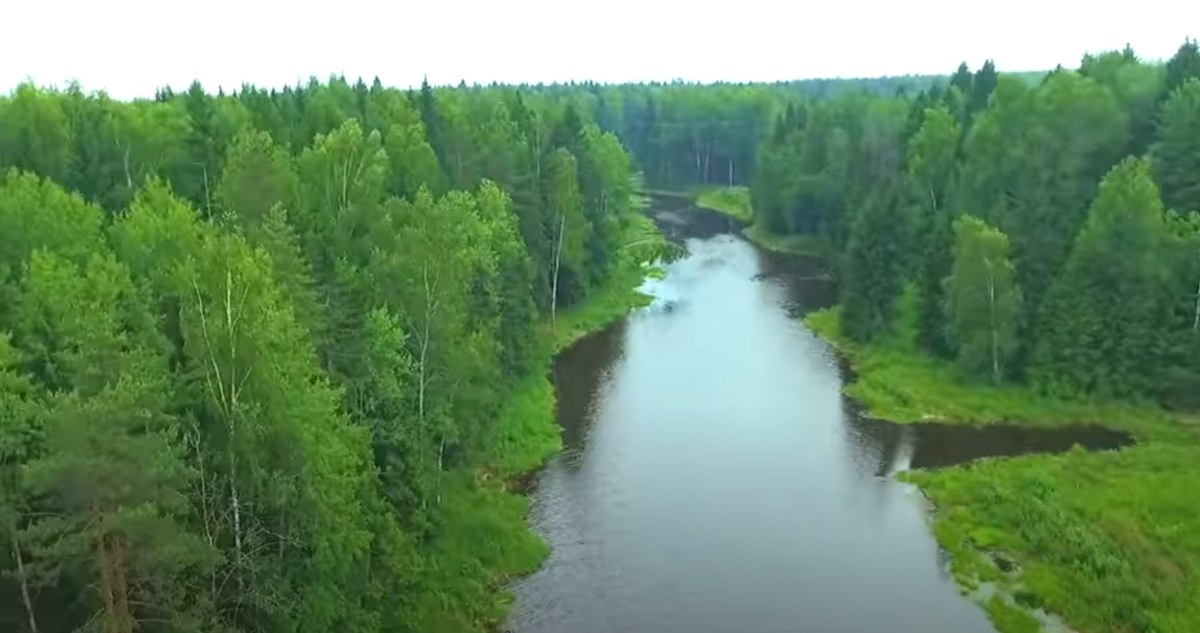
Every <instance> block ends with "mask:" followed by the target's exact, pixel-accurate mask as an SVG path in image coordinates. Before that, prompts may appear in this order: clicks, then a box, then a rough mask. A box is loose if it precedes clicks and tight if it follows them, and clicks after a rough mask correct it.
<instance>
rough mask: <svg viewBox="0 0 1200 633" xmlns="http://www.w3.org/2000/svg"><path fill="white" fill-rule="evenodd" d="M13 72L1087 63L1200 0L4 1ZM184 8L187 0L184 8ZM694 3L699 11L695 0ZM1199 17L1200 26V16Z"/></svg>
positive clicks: (507, 77) (139, 82)
mask: <svg viewBox="0 0 1200 633" xmlns="http://www.w3.org/2000/svg"><path fill="white" fill-rule="evenodd" d="M3 4H4V5H7V6H4V8H3V9H2V10H0V89H2V90H7V89H9V88H11V87H12V86H14V85H16V84H17V83H18V82H20V81H21V80H23V79H24V78H26V77H27V76H28V77H32V78H33V79H34V80H35V81H36V82H38V83H39V84H50V83H57V84H60V85H61V84H62V83H63V82H64V81H65V80H67V79H70V78H76V79H79V80H80V81H81V82H82V83H83V85H84V86H85V87H86V88H105V89H107V90H108V91H109V93H110V94H112V95H113V96H115V97H118V98H129V97H133V96H149V95H151V94H153V92H154V89H155V87H157V86H161V85H164V84H170V85H172V86H175V87H177V88H179V87H184V86H186V85H187V84H188V83H190V82H191V80H192V79H193V78H198V79H200V80H201V82H202V83H203V84H204V85H205V87H206V88H209V89H211V90H215V89H216V87H217V85H221V86H224V87H225V88H226V89H229V88H236V87H237V86H239V85H240V84H241V83H242V82H243V81H246V82H251V83H255V84H259V85H268V86H278V85H282V84H286V83H294V82H295V81H296V80H297V79H298V78H307V77H308V76H309V75H312V74H315V75H317V76H318V77H321V78H325V77H327V76H328V75H329V74H330V73H335V72H341V73H344V74H345V75H346V77H347V78H350V79H353V78H354V77H357V76H360V75H361V76H363V77H365V78H367V79H368V80H369V79H370V78H371V77H374V76H376V75H378V76H379V78H380V79H381V80H382V81H383V82H384V83H387V84H392V85H399V86H408V85H413V84H417V83H420V81H421V77H422V76H423V75H428V77H429V80H430V81H431V82H433V83H435V84H436V83H457V82H458V81H459V80H460V79H465V80H466V81H467V82H468V83H471V82H475V81H478V82H489V81H492V80H496V81H502V82H520V81H530V82H536V81H547V82H548V81H554V80H559V81H564V80H569V79H595V80H598V81H606V82H611V81H630V80H633V81H637V80H653V79H658V80H669V79H673V78H682V79H688V80H698V81H712V80H717V79H725V80H774V79H793V78H804V77H836V76H843V77H845V76H876V75H894V74H905V73H939V72H950V71H953V70H954V68H955V67H956V66H957V65H958V62H959V61H963V60H965V61H967V62H968V63H969V64H971V66H972V68H974V67H976V66H977V65H979V64H980V63H982V62H983V61H984V60H985V59H987V58H989V57H990V58H994V59H995V60H996V64H997V66H998V68H999V69H1000V70H1034V69H1044V68H1050V67H1053V66H1054V65H1055V64H1058V63H1062V64H1063V65H1067V66H1072V65H1076V64H1077V63H1078V61H1079V58H1080V56H1081V55H1082V53H1084V52H1085V51H1098V50H1105V49H1111V48H1120V47H1123V46H1124V45H1125V43H1127V42H1128V43H1130V44H1132V45H1133V47H1134V49H1135V50H1136V51H1137V52H1138V53H1139V54H1140V55H1142V56H1143V57H1150V58H1165V57H1169V56H1170V55H1171V54H1172V53H1173V52H1174V51H1175V49H1176V48H1177V47H1178V46H1179V44H1180V43H1181V42H1182V41H1183V39H1184V37H1185V36H1188V35H1191V36H1195V35H1198V34H1200V3H1197V2H1195V1H1187V0H1139V1H1138V2H1136V3H1134V4H1129V3H1120V2H1115V1H1114V2H1113V3H1096V2H1083V1H1081V0H1039V1H1036V2H1035V1H1032V0H1007V1H1005V2H963V1H961V0H957V1H951V0H908V1H906V2H897V1H894V0H892V1H875V2H865V1H862V0H858V1H855V0H826V1H822V0H809V1H808V2H801V1H799V0H736V1H734V2H718V1H716V0H707V1H703V0H690V1H685V0H605V1H603V2H587V3H583V2H578V1H576V2H568V1H565V0H420V1H414V0H407V1H404V0H400V1H396V0H393V1H391V2H378V1H377V2H368V1H367V0H332V1H330V0H325V1H322V2H312V3H309V2H305V1H303V0H300V1H295V0H293V1H290V2H280V1H278V0H202V1H200V2H164V1H162V0H158V1H152V0H105V1H98V0H4V1H3ZM168 6H171V7H178V8H167V7H168ZM685 7H691V8H692V10H690V11H688V10H685V9H684V8H685ZM1189 29H1190V32H1189Z"/></svg>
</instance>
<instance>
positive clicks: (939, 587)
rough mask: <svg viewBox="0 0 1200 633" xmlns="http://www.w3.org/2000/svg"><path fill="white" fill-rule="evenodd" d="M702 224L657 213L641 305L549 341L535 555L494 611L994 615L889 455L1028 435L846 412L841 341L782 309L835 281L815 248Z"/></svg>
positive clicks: (907, 626) (598, 620) (733, 632)
mask: <svg viewBox="0 0 1200 633" xmlns="http://www.w3.org/2000/svg"><path fill="white" fill-rule="evenodd" d="M660 222H663V220H662V219H661V218H660ZM698 222H699V223H701V224H702V223H704V222H710V223H711V225H710V226H699V227H698V226H696V225H694V224H688V223H687V222H682V223H676V224H675V228H674V229H673V230H674V233H672V234H673V235H676V236H677V237H678V238H679V239H683V240H686V241H687V245H688V247H689V255H688V256H687V257H686V258H685V259H683V260H681V261H679V262H675V263H674V264H672V265H671V266H670V268H669V274H668V277H667V278H666V279H665V280H662V281H661V282H657V283H652V284H649V286H650V287H651V288H652V289H653V290H654V293H655V294H656V296H657V297H658V299H657V300H656V302H655V303H654V304H653V305H652V306H650V307H649V308H647V309H645V310H642V311H640V312H638V313H636V314H634V315H632V316H631V317H630V318H628V319H626V320H625V321H624V322H622V323H621V324H619V325H616V326H614V327H613V328H610V329H609V330H606V331H604V332H602V333H600V334H597V335H595V336H592V337H589V338H587V339H584V340H583V341H581V342H580V343H579V344H578V345H576V346H575V347H573V348H572V349H571V350H569V351H567V352H566V353H564V354H562V355H561V356H560V357H559V359H558V362H557V364H556V367H555V370H554V375H555V381H556V383H557V385H558V390H559V409H558V414H559V419H560V423H561V424H562V427H563V441H564V447H565V450H564V452H563V454H562V455H560V456H558V457H556V458H554V459H552V460H551V461H550V463H549V464H548V465H547V467H546V468H545V469H544V470H543V471H542V472H541V473H540V475H539V477H538V484H537V489H536V492H535V495H534V505H533V509H532V512H531V517H530V520H531V522H532V523H533V525H534V528H535V529H536V530H537V531H538V532H539V533H541V534H542V535H543V536H544V537H545V538H546V539H547V541H548V542H549V543H550V545H551V548H552V553H551V556H550V558H549V559H548V560H547V561H546V564H545V565H544V566H543V568H542V569H541V570H539V571H538V572H537V573H536V574H534V575H532V576H530V577H528V578H525V579H522V580H521V581H519V582H518V583H516V585H515V586H514V591H515V593H516V595H517V598H518V599H517V604H516V608H515V610H514V612H513V615H512V618H511V620H510V622H509V628H511V629H513V630H514V631H516V632H518V633H568V632H569V633H620V632H630V633H642V632H644V633H726V632H727V633H776V632H785V631H786V632H796V633H800V632H807V631H813V632H816V633H873V632H875V631H879V632H884V631H887V632H889V633H890V632H892V631H901V632H907V631H913V632H924V631H955V632H956V633H991V632H992V628H991V626H990V625H989V624H988V623H987V621H986V618H985V617H984V615H983V613H982V611H981V610H980V609H979V608H978V607H977V606H975V605H973V604H971V603H970V602H967V601H965V600H963V599H962V598H960V597H959V595H958V592H957V589H956V588H955V587H954V585H953V584H952V583H951V582H950V581H949V580H948V579H947V578H946V577H945V572H944V569H943V568H944V565H943V564H941V562H940V561H939V556H940V554H939V551H940V549H939V548H938V547H937V545H936V543H935V542H934V541H933V539H932V537H931V536H930V534H929V531H928V526H927V524H926V520H925V515H924V512H923V508H922V506H921V503H920V501H921V498H920V495H919V492H916V491H914V490H913V489H912V488H911V487H908V486H903V485H900V484H898V483H896V482H895V481H893V480H892V479H891V478H889V477H888V475H889V474H891V473H894V472H897V471H899V470H903V469H905V468H916V467H923V466H928V465H944V464H946V463H953V462H954V460H961V459H969V458H971V457H975V456H979V455H980V454H993V453H996V452H997V451H999V453H1000V454H1012V453H1014V452H1019V451H1022V450H1029V449H1030V448H1037V447H1043V446H1045V443H1042V442H1041V440H1039V439H1038V438H1037V437H1034V436H1033V435H1030V434H1028V433H1025V432H1024V431H1022V432H1019V433H1010V432H1007V431H1006V430H1005V429H1002V428H1000V427H995V428H992V429H990V430H989V429H985V430H983V431H981V432H978V434H974V435H973V434H972V433H976V432H975V431H973V430H971V429H962V428H958V427H945V428H942V427H931V426H928V425H921V426H897V425H889V424H886V423H882V422H877V421H872V420H866V419H862V418H860V417H859V416H857V415H856V414H855V411H854V410H853V408H852V407H849V406H848V405H847V403H846V401H845V400H844V399H843V398H842V396H841V394H840V387H841V384H842V376H843V375H844V374H843V368H842V367H841V366H840V363H839V360H838V358H837V357H835V356H834V355H832V354H831V353H830V351H829V349H828V348H827V346H825V345H824V344H823V343H822V342H821V341H819V340H818V339H816V338H815V337H814V336H813V335H812V334H811V333H810V332H808V331H807V330H806V329H805V328H804V327H803V325H802V324H801V323H800V322H799V321H798V320H797V319H796V318H794V317H793V316H790V315H789V314H788V313H787V310H786V307H787V306H791V307H792V308H793V310H794V311H800V310H806V309H812V308H813V307H820V305H822V304H827V303H828V302H829V301H830V300H831V298H832V296H833V293H832V284H831V283H830V282H828V281H821V280H816V281H814V277H816V276H815V275H813V274H811V273H812V271H813V270H814V269H815V268H819V263H814V262H811V261H807V262H806V261H796V262H790V263H789V262H779V261H773V260H770V259H769V258H766V257H764V256H763V255H762V254H761V253H759V252H757V251H756V250H755V249H754V248H753V247H751V246H750V245H749V244H747V243H746V242H744V241H743V240H741V239H738V238H735V237H734V236H732V235H729V234H727V233H725V232H727V231H728V230H729V229H730V227H728V223H722V222H723V221H719V220H714V219H713V218H711V217H707V219H705V217H704V216H701V219H700V220H698ZM668 223H669V221H668ZM714 233H715V234H714ZM1067 439H1070V438H1068V437H1067V436H1065V435H1064V436H1063V437H1061V438H1059V437H1057V436H1056V439H1054V440H1053V441H1052V442H1051V444H1054V445H1055V446H1057V445H1059V444H1061V443H1062V442H1066V441H1067ZM1055 442H1058V444H1055ZM1066 446H1067V447H1069V444H1067V445H1066Z"/></svg>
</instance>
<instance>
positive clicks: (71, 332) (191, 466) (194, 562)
mask: <svg viewBox="0 0 1200 633" xmlns="http://www.w3.org/2000/svg"><path fill="white" fill-rule="evenodd" d="M88 121H90V122H91V123H89V124H84V123H83V122H88ZM547 141H549V142H547ZM0 165H4V166H5V168H6V170H7V171H6V172H5V173H4V176H3V179H2V180H0V222H3V224H4V226H5V230H4V231H3V232H2V235H0V299H3V302H2V304H0V476H2V477H3V480H4V483H5V487H4V490H5V492H4V494H3V495H0V537H3V542H4V543H5V551H6V552H8V553H6V554H5V555H4V556H3V557H0V561H2V563H3V564H5V565H8V564H10V563H15V564H17V567H18V570H17V571H14V572H13V573H12V574H11V578H12V580H13V582H7V581H6V582H5V584H3V585H0V596H2V597H3V598H4V600H5V603H6V604H13V605H19V608H20V609H21V610H22V611H23V612H24V615H25V616H26V617H24V618H22V620H21V621H22V625H21V627H24V628H29V629H32V628H33V627H35V626H36V623H37V622H38V621H39V620H40V621H42V622H45V623H49V626H48V627H47V628H49V629H54V630H58V629H60V628H61V629H63V630H66V629H74V628H79V627H84V626H91V624H89V623H92V624H94V625H95V626H96V627H98V628H102V629H103V630H105V631H108V632H111V633H129V632H131V631H133V630H135V629H136V630H145V631H151V632H155V631H242V630H245V631H298V632H305V631H331V630H349V631H361V632H370V631H414V632H415V631H445V632H454V631H462V632H464V633H466V632H470V631H483V630H488V629H490V628H494V626H496V625H497V624H498V623H499V622H501V621H502V619H503V617H504V613H505V611H506V608H507V605H508V598H507V597H506V595H505V593H504V591H503V585H504V582H505V580H506V579H507V578H509V577H511V576H512V575H514V574H519V573H527V572H529V571H531V570H533V569H534V568H536V566H537V565H538V564H539V563H540V561H541V560H542V558H543V557H544V556H545V554H546V546H545V544H544V543H542V542H541V541H540V540H539V539H538V538H537V537H536V536H534V535H533V534H532V533H531V532H530V531H529V530H528V529H527V526H526V525H525V516H524V515H525V512H526V510H527V508H528V501H527V500H526V499H525V498H523V497H521V496H519V495H517V494H514V493H512V492H510V491H509V482H510V480H512V479H513V478H515V477H517V476H518V475H521V474H523V473H525V472H527V471H528V470H530V469H533V468H535V467H537V466H538V465H539V464H540V463H541V461H542V460H543V459H545V457H546V456H547V455H548V454H550V453H551V452H553V451H554V450H556V449H557V447H558V444H559V438H558V431H557V427H556V425H555V422H554V405H553V399H554V392H553V388H552V386H551V385H550V383H549V381H548V379H547V378H546V371H547V368H548V365H549V363H550V360H551V357H552V355H553V353H554V352H555V351H557V350H558V349H560V348H561V346H563V345H565V344H567V343H569V342H570V341H572V340H574V339H575V338H576V337H578V336H580V335H581V334H582V333H584V332H586V331H588V330H591V329H595V328H598V327H601V326H603V325H605V324H607V323H608V322H610V321H612V320H613V319H615V318H618V317H619V316H621V315H623V314H625V313H627V312H628V311H629V309H630V308H631V307H633V306H635V305H640V304H641V303H643V302H644V301H645V300H646V298H645V297H644V296H643V295H641V294H639V293H637V292H636V290H635V288H636V287H637V286H638V284H640V282H641V281H642V279H643V278H644V275H645V274H646V273H647V271H648V268H647V265H648V264H649V263H651V262H653V261H655V260H656V259H658V258H661V257H663V256H664V255H665V254H667V253H668V251H669V250H670V249H668V248H667V246H666V245H665V243H664V242H663V240H662V238H661V236H660V235H658V234H657V232H656V231H655V230H654V229H653V226H652V225H650V224H649V220H648V219H646V218H645V217H644V216H641V215H639V214H638V213H637V211H638V208H637V204H636V203H637V200H636V199H635V197H634V195H633V184H634V178H633V176H634V174H633V173H632V167H631V160H630V157H629V155H628V154H627V153H626V151H625V149H624V148H623V147H622V145H621V143H620V142H619V141H618V140H617V139H616V137H615V136H613V135H612V134H611V133H608V132H603V131H601V130H600V129H599V128H598V127H597V126H596V125H595V123H594V122H592V121H591V120H590V119H588V118H587V116H586V115H581V114H580V113H579V112H577V111H575V110H574V109H573V108H572V107H571V106H570V105H569V103H564V102H563V100H557V99H541V100H538V102H537V104H536V105H534V106H533V107H530V106H527V105H525V104H524V103H523V101H522V95H521V94H520V93H518V92H516V91H515V90H513V89H510V88H498V89H496V90H492V91H488V92H484V93H478V92H469V91H464V92H454V91H449V90H440V89H439V90H434V89H432V88H428V87H426V89H425V90H423V91H422V93H421V94H420V96H419V97H418V98H416V100H415V104H414V103H413V102H412V101H410V99H409V97H408V96H406V95H405V94H403V93H402V92H400V91H398V90H394V89H388V88H384V87H383V86H380V85H378V84H376V85H375V86H372V87H370V88H368V87H367V86H366V84H364V83H363V82H361V81H360V82H358V83H356V84H355V85H353V86H351V85H350V84H348V83H347V82H346V81H345V80H344V79H342V78H337V77H335V78H332V79H330V81H329V82H328V83H320V82H316V81H313V82H310V83H309V84H308V85H305V86H297V87H289V88H286V89H284V90H281V91H266V90H261V89H258V88H254V87H251V86H247V87H244V88H243V90H241V91H240V92H238V93H235V94H233V95H224V94H221V95H217V96H213V95H210V94H207V93H205V92H204V90H203V89H202V87H200V86H199V84H193V85H192V86H191V87H190V88H189V89H188V90H187V91H186V92H185V93H181V94H175V93H174V92H172V91H170V90H169V89H166V90H164V91H162V92H161V93H160V94H159V95H157V97H156V99H155V100H154V101H135V102H133V103H122V102H116V101H113V100H111V99H108V98H107V97H105V96H103V95H102V94H95V95H89V94H85V93H83V92H82V91H80V90H79V89H78V87H75V86H73V87H72V88H71V89H70V90H68V91H67V92H58V91H55V90H45V89H41V88H38V87H35V86H33V85H30V84H23V85H22V86H20V87H19V88H18V89H17V91H16V92H15V93H14V94H13V95H12V96H11V97H9V98H6V99H0ZM64 186H70V187H71V188H72V189H73V190H75V191H77V192H78V193H67V190H66V189H65V188H64ZM630 243H636V247H632V246H631V247H628V248H626V246H627V245H628V244H630ZM552 290H553V291H554V292H552ZM560 290H561V292H560ZM10 484H11V485H10ZM3 571H5V572H8V571H9V570H8V569H4V570H3ZM5 575H6V577H9V576H10V575H9V574H7V573H6V574H5ZM65 595H70V596H73V597H74V598H73V600H72V601H67V602H63V601H62V600H60V597H61V596H65ZM22 630H23V629H22Z"/></svg>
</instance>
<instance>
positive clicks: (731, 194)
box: [680, 186, 827, 257]
mask: <svg viewBox="0 0 1200 633" xmlns="http://www.w3.org/2000/svg"><path fill="white" fill-rule="evenodd" d="M680 195H685V196H687V197H688V198H690V199H691V200H692V202H693V203H694V204H695V205H696V206H697V207H700V208H701V209H705V210H708V211H715V212H717V213H720V214H722V215H725V216H728V217H730V218H733V219H734V220H736V221H738V222H740V223H741V224H742V235H743V236H745V238H746V239H747V240H749V241H751V242H753V243H754V244H757V245H759V246H761V247H763V248H765V249H767V250H770V251H775V252H778V253H786V254H788V255H800V256H806V257H823V256H825V255H826V254H827V251H826V250H825V245H824V243H822V242H821V241H820V240H818V239H813V238H812V237H811V236H808V235H780V234H778V233H772V232H771V231H769V230H767V229H766V228H765V227H764V226H763V225H762V224H761V223H759V222H756V221H755V219H754V211H753V207H752V206H751V203H750V188H749V187H744V186H734V187H699V188H695V189H693V190H691V191H689V192H686V193H683V194H680Z"/></svg>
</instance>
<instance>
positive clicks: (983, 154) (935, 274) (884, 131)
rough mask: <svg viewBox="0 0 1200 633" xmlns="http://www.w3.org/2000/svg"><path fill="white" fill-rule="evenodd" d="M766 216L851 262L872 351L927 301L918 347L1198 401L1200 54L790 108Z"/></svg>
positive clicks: (760, 176)
mask: <svg viewBox="0 0 1200 633" xmlns="http://www.w3.org/2000/svg"><path fill="white" fill-rule="evenodd" d="M756 160H757V166H758V169H757V170H756V171H755V174H754V181H753V183H752V187H751V194H752V197H753V209H754V213H755V218H756V220H757V221H758V222H760V223H761V224H762V226H763V228H764V229H765V230H766V231H768V232H771V233H782V234H793V233H798V234H806V235H813V236H819V237H820V239H821V240H822V241H824V242H826V243H829V244H831V245H832V246H833V248H832V249H831V250H832V251H834V252H838V253H841V254H842V255H841V256H840V257H839V261H838V262H837V268H838V271H839V275H838V277H839V284H840V297H841V300H840V309H839V315H838V325H839V327H840V331H841V332H842V334H844V335H845V336H847V337H848V338H850V339H852V340H854V341H858V342H870V341H873V340H878V339H880V338H882V337H886V336H887V335H888V334H889V333H890V332H893V331H894V330H895V329H896V326H897V323H898V322H899V321H898V317H899V316H900V312H901V310H900V306H902V304H903V302H902V301H901V297H902V295H903V294H905V293H906V292H910V293H911V295H912V296H911V297H910V299H913V301H912V303H915V304H916V306H915V315H914V316H915V320H916V332H915V334H916V339H917V342H918V344H919V346H920V348H921V350H922V351H924V352H925V353H927V354H929V355H932V356H942V357H946V358H953V359H954V360H955V361H956V362H957V363H959V364H960V366H961V367H962V368H963V369H964V370H965V371H967V372H970V373H973V374H975V375H978V376H980V377H982V378H984V379H986V380H987V381H990V382H997V383H998V382H1004V381H1017V382H1022V381H1023V382H1028V383H1030V384H1033V385H1036V386H1037V387H1038V388H1039V390H1040V391H1042V392H1044V393H1052V394H1056V395H1060V396H1086V397H1095V398H1108V399H1138V400H1144V401H1152V402H1158V403H1162V404H1165V405H1168V406H1173V407H1195V406H1197V405H1200V400H1197V397H1198V395H1200V354H1198V353H1197V352H1200V328H1198V326H1200V293H1198V291H1200V215H1198V214H1200V176H1198V174H1200V56H1198V55H1197V49H1196V43H1195V42H1194V41H1188V42H1186V43H1185V44H1184V45H1183V46H1182V47H1181V48H1180V49H1179V51H1178V53H1177V54H1176V55H1175V56H1174V57H1173V58H1172V59H1171V60H1169V61H1168V62H1167V63H1165V64H1161V63H1147V62H1143V61H1141V60H1139V59H1138V57H1137V56H1136V54H1135V53H1134V51H1132V50H1130V49H1128V48H1126V49H1125V50H1123V51H1111V52H1107V53H1102V54H1094V55H1087V56H1085V57H1084V58H1083V60H1082V62H1081V64H1080V67H1079V68H1078V69H1071V70H1068V69H1063V68H1059V69H1056V70H1055V71H1053V72H1051V73H1049V74H1047V75H1046V76H1045V77H1044V78H1042V79H1041V80H1040V81H1039V82H1037V83H1031V82H1028V81H1025V80H1023V79H1022V78H1020V77H1013V76H1009V75H1007V74H1005V73H998V72H996V69H995V68H994V66H992V65H990V64H988V65H984V66H983V67H981V68H980V69H979V70H978V71H976V72H974V73H971V72H969V71H967V69H966V68H965V67H963V68H960V69H959V72H958V73H956V74H955V75H953V76H952V77H951V79H950V81H949V83H948V84H947V85H946V86H943V87H938V88H936V89H933V90H928V91H923V92H921V93H919V94H918V95H916V97H915V98H913V99H905V98H876V97H871V96H869V95H865V94H862V93H857V94H846V95H843V96H839V97H837V98H834V99H828V100H821V101H817V102H806V103H798V104H796V105H790V104H789V106H788V107H787V108H786V109H785V111H784V112H783V113H782V114H781V115H780V116H779V117H778V118H777V119H776V121H775V122H774V124H773V128H772V131H771V132H770V134H769V137H768V138H767V139H766V140H765V141H764V143H763V144H762V146H761V147H760V149H759V154H758V156H757V159H756Z"/></svg>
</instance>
